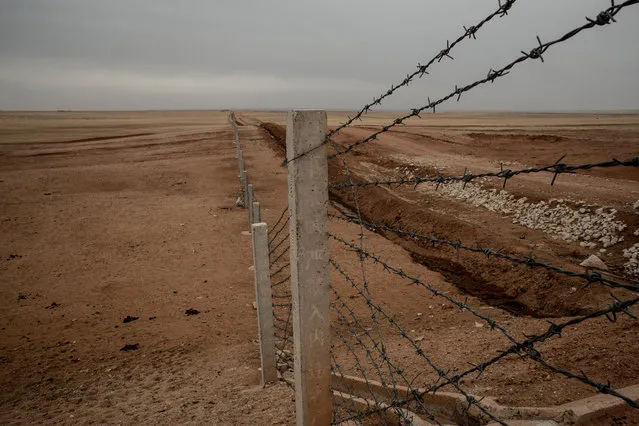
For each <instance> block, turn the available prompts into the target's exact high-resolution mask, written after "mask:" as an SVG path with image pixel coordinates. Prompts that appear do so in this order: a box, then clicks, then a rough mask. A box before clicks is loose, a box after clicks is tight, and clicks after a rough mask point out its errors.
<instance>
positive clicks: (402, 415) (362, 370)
mask: <svg viewBox="0 0 639 426" xmlns="http://www.w3.org/2000/svg"><path fill="white" fill-rule="evenodd" d="M333 307H334V305H333ZM331 329H332V330H333V332H334V334H335V335H336V336H337V337H338V338H339V339H340V340H341V342H342V344H343V345H344V346H345V347H346V348H347V349H348V352H350V353H351V355H352V356H353V359H354V360H355V364H356V366H357V370H358V371H359V373H360V374H361V375H362V378H363V379H364V382H365V383H366V388H367V389H368V392H369V393H370V395H371V397H372V398H373V401H374V403H375V407H376V408H379V406H380V405H381V403H380V401H379V397H378V395H377V394H376V393H375V391H374V390H373V388H372V387H371V383H370V381H369V379H368V376H367V374H366V369H365V368H364V367H363V366H362V364H361V361H360V359H359V356H358V355H357V352H355V349H353V347H352V346H351V345H350V344H349V343H348V341H347V340H346V338H345V337H344V336H343V335H342V334H341V333H340V331H339V330H338V329H337V327H335V326H333V324H331ZM365 351H366V354H367V356H368V357H369V359H370V360H371V363H372V364H373V367H374V368H375V369H376V370H377V373H378V375H379V377H380V379H381V377H382V373H381V370H380V369H379V365H378V364H377V362H375V360H374V358H373V357H372V355H371V353H370V351H368V350H367V348H365ZM397 408H398V407H396V408H394V410H395V412H396V413H397V415H398V416H400V418H402V419H403V420H404V421H405V422H408V418H407V417H406V415H405V413H404V412H403V411H402V410H401V409H399V410H398V409H397ZM380 419H381V420H382V423H383V424H388V423H387V422H386V419H384V417H383V416H380ZM406 424H410V423H406Z"/></svg>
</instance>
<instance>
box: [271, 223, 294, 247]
mask: <svg viewBox="0 0 639 426" xmlns="http://www.w3.org/2000/svg"><path fill="white" fill-rule="evenodd" d="M290 220H291V217H290V216H288V217H287V218H286V221H285V222H284V224H283V225H282V226H281V227H280V229H279V230H278V231H277V232H276V233H275V235H273V238H271V239H270V240H269V241H268V245H269V247H270V246H271V244H273V242H274V241H275V239H276V238H277V237H278V236H279V235H280V233H281V232H282V231H283V230H284V229H285V228H286V225H288V222H289V221H290Z"/></svg>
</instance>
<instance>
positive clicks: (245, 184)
mask: <svg viewBox="0 0 639 426" xmlns="http://www.w3.org/2000/svg"><path fill="white" fill-rule="evenodd" d="M243 165H244V162H243V160H242V166H243ZM241 176H242V177H241V179H242V195H243V196H244V208H245V209H247V208H248V173H247V172H246V169H242V172H241Z"/></svg>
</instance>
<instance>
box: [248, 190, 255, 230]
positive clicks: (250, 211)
mask: <svg viewBox="0 0 639 426" xmlns="http://www.w3.org/2000/svg"><path fill="white" fill-rule="evenodd" d="M246 207H247V208H248V223H249V225H248V229H249V231H250V230H251V226H252V225H253V224H254V223H255V222H254V221H253V184H252V183H249V184H248V185H247V191H246Z"/></svg>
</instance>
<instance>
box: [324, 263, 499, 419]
mask: <svg viewBox="0 0 639 426" xmlns="http://www.w3.org/2000/svg"><path fill="white" fill-rule="evenodd" d="M329 264H330V265H331V266H333V268H334V269H336V270H337V271H338V272H339V273H340V274H341V275H342V276H343V277H344V278H345V279H346V280H347V281H348V282H349V283H350V284H351V285H352V286H353V287H355V285H356V282H355V280H353V279H352V278H351V277H350V276H349V275H348V274H347V273H346V272H345V271H344V270H343V269H342V268H341V266H340V265H339V264H338V263H337V262H336V261H335V260H333V259H329ZM357 289H358V290H359V293H360V295H362V297H364V299H365V301H366V304H367V305H369V306H370V307H371V308H372V309H375V310H377V311H378V312H379V313H380V314H382V315H383V316H384V317H385V318H386V319H387V320H388V321H389V322H390V323H391V324H392V325H393V326H394V327H395V328H397V329H398V330H399V331H400V333H401V335H402V337H403V338H405V339H406V340H408V341H409V342H410V343H411V345H412V346H413V347H414V348H415V350H416V352H417V354H418V355H420V356H421V357H422V358H424V360H425V361H426V363H427V364H428V365H429V366H430V367H431V368H432V369H433V370H434V371H435V372H436V373H437V375H438V376H439V377H440V378H443V379H449V377H448V373H447V372H445V371H444V370H442V369H441V368H439V367H438V366H437V365H435V363H434V362H433V361H432V359H430V357H429V356H428V354H427V353H426V352H425V351H424V350H423V349H422V348H421V347H420V346H419V345H418V344H417V342H415V340H414V339H413V338H412V337H410V335H409V334H408V333H407V332H406V331H405V330H404V329H403V328H402V327H401V326H400V325H399V324H398V323H397V321H395V319H393V317H392V316H391V315H389V314H387V313H386V311H384V310H383V309H382V308H381V306H379V305H376V304H375V303H373V302H372V300H371V299H370V298H369V297H368V296H367V295H365V292H364V291H363V290H362V289H361V288H359V286H357ZM451 385H453V387H455V389H457V391H459V393H461V394H462V395H463V396H464V398H466V401H467V402H468V406H469V408H470V406H472V405H474V406H476V407H477V408H478V409H479V410H480V411H482V412H483V413H484V414H485V415H487V416H488V417H490V418H491V419H492V420H493V421H495V422H497V423H499V424H502V425H506V423H504V422H503V421H501V420H499V419H498V418H497V417H495V416H494V415H493V414H492V413H490V412H489V411H488V410H486V408H485V407H483V406H482V405H481V403H480V402H481V401H478V400H477V399H476V398H475V397H473V396H472V395H469V394H468V393H467V392H466V391H465V390H464V389H462V388H461V386H460V385H459V384H458V383H455V382H451Z"/></svg>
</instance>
